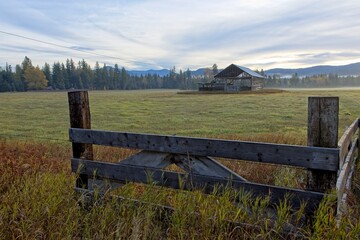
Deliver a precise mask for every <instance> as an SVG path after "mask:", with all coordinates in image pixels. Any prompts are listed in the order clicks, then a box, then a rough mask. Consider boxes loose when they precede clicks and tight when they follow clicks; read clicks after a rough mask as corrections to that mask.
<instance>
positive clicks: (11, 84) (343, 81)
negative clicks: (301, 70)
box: [0, 57, 360, 92]
mask: <svg viewBox="0 0 360 240" xmlns="http://www.w3.org/2000/svg"><path fill="white" fill-rule="evenodd" d="M257 72H259V73H260V74H262V75H264V71H263V70H261V71H257ZM217 73H218V68H217V65H216V64H214V65H213V66H212V67H210V68H205V69H204V73H203V75H201V76H192V75H191V71H190V70H189V69H187V70H186V71H182V70H179V71H178V72H177V71H176V68H175V67H173V68H172V69H171V70H170V71H169V74H167V75H165V76H159V75H158V74H145V75H131V74H129V73H128V72H127V71H126V69H125V68H124V67H122V68H119V66H118V65H117V64H115V66H114V67H109V66H106V65H105V64H104V65H103V66H100V65H99V63H98V62H97V63H96V64H95V67H94V68H91V66H90V65H89V64H88V63H87V62H86V61H85V60H82V61H79V62H78V63H75V62H74V61H73V60H72V59H67V60H66V62H65V63H60V62H55V63H53V64H52V65H50V64H48V63H45V64H44V66H43V67H41V68H40V67H39V66H36V67H35V66H33V64H32V62H31V60H30V58H28V57H25V58H24V61H23V62H22V63H21V64H18V65H16V66H15V68H13V67H12V66H10V65H8V64H7V65H6V66H5V69H2V68H0V92H13V91H18V92H21V91H28V90H66V89H91V90H115V89H117V90H133V89H161V88H164V89H184V90H185V89H197V88H198V83H199V82H209V81H211V80H213V77H214V75H215V74H217ZM265 77H266V79H265V87H272V88H274V87H275V88H276V87H282V88H291V87H302V88H303V87H309V88H313V87H342V86H360V76H338V75H336V74H320V75H314V76H307V77H299V76H298V75H297V74H293V75H292V76H291V77H290V78H281V77H280V76H277V75H273V76H265Z"/></svg>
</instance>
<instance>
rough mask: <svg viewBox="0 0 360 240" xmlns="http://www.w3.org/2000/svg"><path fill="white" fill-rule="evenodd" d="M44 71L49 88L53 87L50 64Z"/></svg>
mask: <svg viewBox="0 0 360 240" xmlns="http://www.w3.org/2000/svg"><path fill="white" fill-rule="evenodd" d="M42 71H43V72H44V74H45V77H46V80H47V81H48V86H51V87H53V82H52V76H51V69H50V64H48V63H45V65H44V67H43V68H42Z"/></svg>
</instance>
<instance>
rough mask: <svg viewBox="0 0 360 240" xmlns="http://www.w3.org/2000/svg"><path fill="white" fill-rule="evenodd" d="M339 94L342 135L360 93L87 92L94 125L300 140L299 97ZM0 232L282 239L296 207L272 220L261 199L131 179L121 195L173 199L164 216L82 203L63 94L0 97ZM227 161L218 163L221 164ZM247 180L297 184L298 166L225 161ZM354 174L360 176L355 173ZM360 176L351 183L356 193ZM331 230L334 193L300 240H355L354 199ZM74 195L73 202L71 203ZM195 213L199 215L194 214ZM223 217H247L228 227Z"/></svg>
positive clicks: (108, 152)
mask: <svg viewBox="0 0 360 240" xmlns="http://www.w3.org/2000/svg"><path fill="white" fill-rule="evenodd" d="M308 96H339V98H340V127H339V133H340V135H339V136H341V134H342V132H343V131H344V129H345V127H346V126H348V125H350V124H351V122H352V121H353V120H354V119H355V118H356V117H358V116H359V115H360V108H359V107H360V104H359V101H360V91H359V90H334V89H332V90H327V91H323V90H321V91H315V90H308V91H303V90H302V91H286V92H277V93H266V94H265V93H263V94H259V93H253V94H252V93H251V94H177V92H176V91H160V90H152V91H96V92H89V97H90V108H91V114H92V128H93V129H106V130H114V131H128V132H146V133H160V134H177V135H185V136H199V137H214V138H225V139H243V140H255V141H267V142H277V143H289V144H301V145H306V132H307V97H308ZM0 103H1V104H0V169H1V172H0V239H84V238H85V239H167V238H168V239H194V238H195V239H214V238H217V239H234V238H236V239H254V238H257V239H283V238H286V239H287V238H295V237H294V236H291V235H289V236H284V235H281V234H279V233H280V230H281V229H282V227H283V226H284V224H287V223H289V222H294V221H300V220H301V216H302V214H303V213H302V212H301V210H300V211H295V212H294V211H291V205H289V203H288V202H286V201H284V202H283V203H282V204H281V205H279V206H277V212H278V215H279V218H278V219H277V220H276V221H275V222H273V220H271V219H268V218H266V217H264V215H262V214H261V213H262V210H263V209H264V208H265V207H266V206H267V205H268V201H267V199H250V198H248V197H246V196H244V197H242V204H243V205H245V206H251V208H252V211H253V212H258V213H260V214H248V213H246V212H245V211H243V210H242V209H241V208H236V207H234V205H233V204H232V201H231V200H232V199H233V198H234V194H235V195H236V194H238V193H233V192H232V191H231V190H229V191H227V192H226V193H225V194H221V195H216V194H215V195H213V196H205V195H203V194H202V193H201V192H195V193H185V192H181V191H180V192H177V193H175V192H174V191H170V190H167V191H161V190H160V189H159V188H153V187H145V186H143V185H131V184H129V186H127V187H125V188H123V189H121V190H120V192H119V193H120V194H121V195H123V196H127V197H131V198H134V197H136V198H140V199H143V200H144V201H148V202H157V203H162V204H169V205H171V206H174V207H175V209H176V211H175V213H174V214H173V215H172V216H169V219H167V221H163V220H162V219H159V218H158V217H157V214H156V209H154V208H153V207H151V206H141V207H139V206H135V205H133V204H132V203H131V202H129V203H126V202H125V203H124V204H121V205H119V204H117V203H115V202H113V201H112V200H111V199H107V198H105V199H104V201H98V202H95V204H94V205H93V206H92V207H91V208H90V209H85V208H83V207H82V205H81V200H79V198H78V197H76V196H74V192H73V189H72V188H73V186H74V181H75V176H74V175H73V174H71V173H70V161H69V159H70V155H71V154H70V151H71V150H70V144H69V143H68V142H67V139H68V136H67V134H68V132H67V129H68V127H69V116H68V115H69V114H68V105H67V94H66V92H42V93H39V92H37V93H35V92H33V93H32V92H29V93H1V94H0ZM131 153H132V152H131V151H124V150H115V149H111V148H95V155H96V157H97V158H99V159H107V158H111V159H112V160H117V159H121V158H124V157H125V156H127V155H129V154H131ZM224 163H225V164H226V162H224ZM227 166H228V167H230V168H231V169H233V170H235V171H237V172H239V173H240V174H241V175H243V176H244V177H246V178H248V179H249V180H253V181H257V182H262V183H269V184H277V185H283V186H292V187H301V185H302V184H303V181H304V179H302V178H303V174H302V172H299V171H298V170H293V169H290V168H278V167H274V166H265V165H258V164H242V165H241V164H240V165H235V164H231V165H227ZM357 177H358V178H359V179H360V177H359V176H357ZM359 182H360V181H357V182H355V188H356V189H358V191H359V190H360V186H359ZM350 200H351V202H352V204H353V207H352V208H350V212H349V215H347V216H345V217H344V219H342V221H341V224H340V227H339V228H336V219H335V215H334V211H333V209H332V207H331V206H332V204H333V200H331V199H329V200H328V201H324V203H323V204H322V206H321V207H320V209H319V210H318V211H317V212H316V213H315V218H314V220H313V221H312V222H308V223H305V225H302V228H301V229H299V231H300V233H301V234H302V237H303V238H306V239H358V238H359V237H360V220H359V216H360V214H359V211H360V208H359V206H358V204H357V202H358V200H357V199H356V198H355V197H353V198H351V199H350ZM79 202H80V204H79ZM194 211H196V212H198V213H199V215H197V216H196V215H194V214H192V213H193V212H194ZM226 220H231V221H239V222H244V221H245V222H246V223H250V224H255V225H257V226H258V228H256V229H253V228H246V227H244V228H233V227H232V226H231V225H229V224H228V223H227V222H226Z"/></svg>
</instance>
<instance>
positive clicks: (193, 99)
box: [0, 90, 360, 142]
mask: <svg viewBox="0 0 360 240" xmlns="http://www.w3.org/2000/svg"><path fill="white" fill-rule="evenodd" d="M308 96H339V98H340V127H339V128H340V130H339V131H340V133H342V132H343V130H344V128H345V127H346V126H348V125H350V123H351V121H352V120H353V119H355V118H356V117H357V116H358V115H359V114H360V113H359V112H360V111H359V100H360V91H358V90H355V91H351V90H346V91H336V90H329V91H294V92H280V93H272V94H216V95H212V94H206V95H205V94H199V95H198V94H191V95H188V94H177V92H176V91H155V90H153V91H96V92H90V93H89V97H90V108H91V116H92V128H93V129H106V130H114V131H128V132H146V133H161V134H177V135H185V136H202V137H224V138H243V137H244V138H248V137H250V136H255V137H256V136H258V135H264V134H265V135H266V134H280V135H294V136H296V137H297V138H298V139H301V142H303V141H304V140H305V137H306V131H307V98H308ZM0 103H1V105H0V126H1V129H0V134H1V135H2V136H3V137H6V136H9V137H11V136H13V135H21V136H27V137H29V138H34V139H37V138H54V139H63V140H67V139H68V137H67V129H68V127H69V113H68V104H67V93H66V92H44V93H37V92H36V93H35V92H33V93H31V92H30V93H1V94H0Z"/></svg>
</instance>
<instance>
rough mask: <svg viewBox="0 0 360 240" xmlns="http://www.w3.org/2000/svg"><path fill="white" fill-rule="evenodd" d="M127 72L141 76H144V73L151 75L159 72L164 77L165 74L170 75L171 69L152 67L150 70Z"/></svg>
mask: <svg viewBox="0 0 360 240" xmlns="http://www.w3.org/2000/svg"><path fill="white" fill-rule="evenodd" d="M126 72H127V73H128V74H129V75H131V76H141V75H143V76H144V75H148V74H150V75H154V74H157V75H159V76H160V77H163V76H166V75H168V74H169V72H170V71H169V70H168V69H161V70H153V69H150V70H144V71H137V70H129V71H126Z"/></svg>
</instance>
